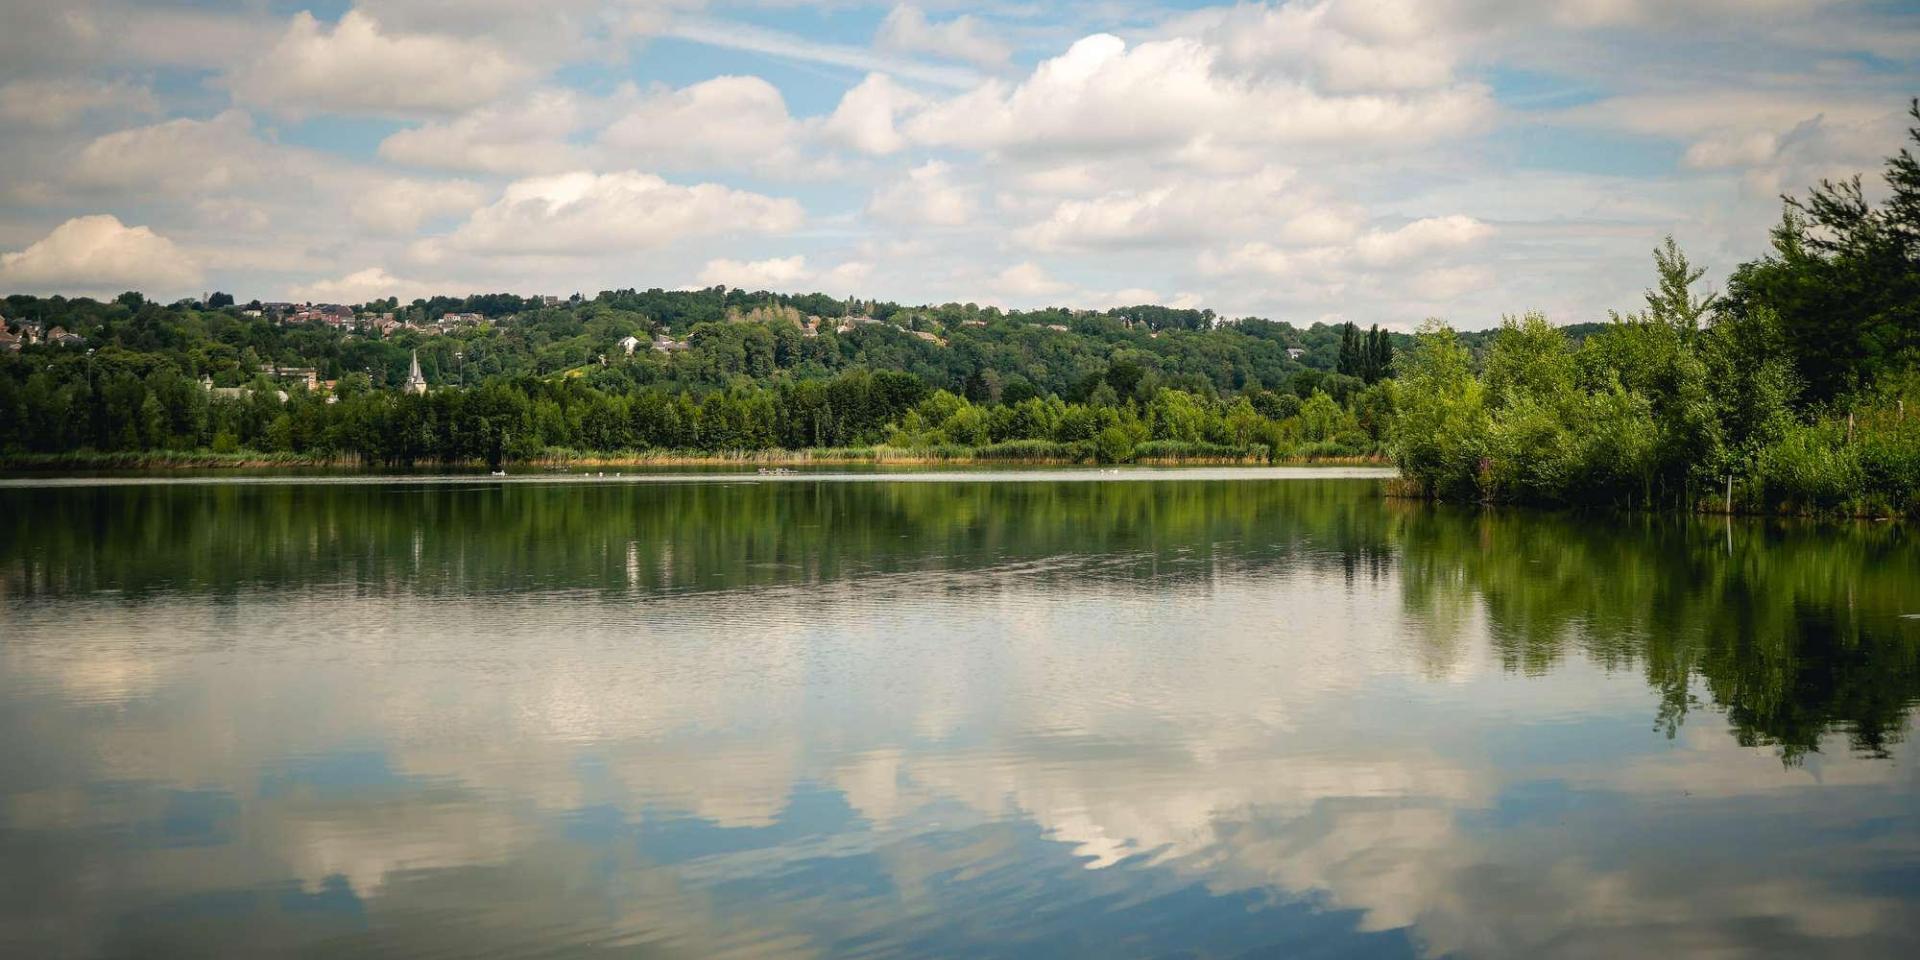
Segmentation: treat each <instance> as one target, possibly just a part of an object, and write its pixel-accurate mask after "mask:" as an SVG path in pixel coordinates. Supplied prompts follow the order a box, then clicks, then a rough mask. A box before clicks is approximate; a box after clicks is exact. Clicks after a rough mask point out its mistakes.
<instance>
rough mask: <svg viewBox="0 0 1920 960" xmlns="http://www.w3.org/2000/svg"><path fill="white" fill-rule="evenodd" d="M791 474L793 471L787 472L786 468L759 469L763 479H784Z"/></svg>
mask: <svg viewBox="0 0 1920 960" xmlns="http://www.w3.org/2000/svg"><path fill="white" fill-rule="evenodd" d="M791 473H793V471H792V470H788V469H787V468H786V467H761V468H760V475H761V476H763V477H784V476H787V475H788V474H791Z"/></svg>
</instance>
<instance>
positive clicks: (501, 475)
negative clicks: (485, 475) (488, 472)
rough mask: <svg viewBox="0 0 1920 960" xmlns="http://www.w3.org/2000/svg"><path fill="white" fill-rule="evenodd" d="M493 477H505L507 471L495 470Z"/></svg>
mask: <svg viewBox="0 0 1920 960" xmlns="http://www.w3.org/2000/svg"><path fill="white" fill-rule="evenodd" d="M493 475H494V476H496V477H504V476H506V475H507V472H506V471H505V470H495V471H494V472H493Z"/></svg>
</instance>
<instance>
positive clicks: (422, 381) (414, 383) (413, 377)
mask: <svg viewBox="0 0 1920 960" xmlns="http://www.w3.org/2000/svg"><path fill="white" fill-rule="evenodd" d="M406 389H407V392H408V393H426V392H427V378H426V377H423V376H421V375H420V351H418V350H415V351H414V352H413V366H412V367H411V368H409V369H408V370H407V388H406Z"/></svg>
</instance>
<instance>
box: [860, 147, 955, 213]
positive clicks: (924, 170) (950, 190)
mask: <svg viewBox="0 0 1920 960" xmlns="http://www.w3.org/2000/svg"><path fill="white" fill-rule="evenodd" d="M952 172H953V168H952V167H950V166H948V165H947V164H945V163H942V162H940V161H938V160H929V161H928V162H926V163H924V164H921V165H920V166H917V167H915V168H913V169H912V170H909V171H907V175H906V177H904V178H902V179H898V180H895V181H894V182H892V183H889V184H887V185H885V186H883V187H881V188H880V189H879V190H876V191H874V194H873V199H872V200H871V201H870V202H869V203H868V204H867V212H868V213H869V214H871V215H872V216H874V217H875V218H877V219H880V220H885V221H888V222H890V223H896V224H906V225H917V226H930V227H957V226H962V225H964V224H966V223H967V222H968V221H969V220H971V219H972V218H973V208H974V203H973V195H972V193H971V192H970V191H968V190H967V189H966V188H965V187H962V186H959V185H957V184H955V183H953V182H952V180H951V177H950V174H951V173H952Z"/></svg>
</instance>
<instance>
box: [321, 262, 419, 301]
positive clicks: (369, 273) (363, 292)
mask: <svg viewBox="0 0 1920 960" xmlns="http://www.w3.org/2000/svg"><path fill="white" fill-rule="evenodd" d="M454 292H455V291H453V290H451V289H449V288H448V287H447V286H446V285H445V284H434V283H420V282H417V281H413V280H402V279H400V278H398V277H395V276H394V275H392V274H390V273H388V272H387V271H386V270H385V269H384V268H381V267H368V268H366V269H364V270H356V271H354V272H353V273H349V274H347V275H346V276H344V277H339V278H337V279H332V280H315V281H313V282H312V283H308V284H302V285H300V286H295V287H293V288H291V289H289V290H288V291H287V295H288V296H289V297H292V298H293V299H294V300H299V301H306V302H312V303H365V302H367V301H369V300H384V299H386V298H387V297H398V298H400V302H401V303H406V302H407V301H410V300H416V299H420V298H423V297H431V296H434V295H436V294H451V293H454Z"/></svg>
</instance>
